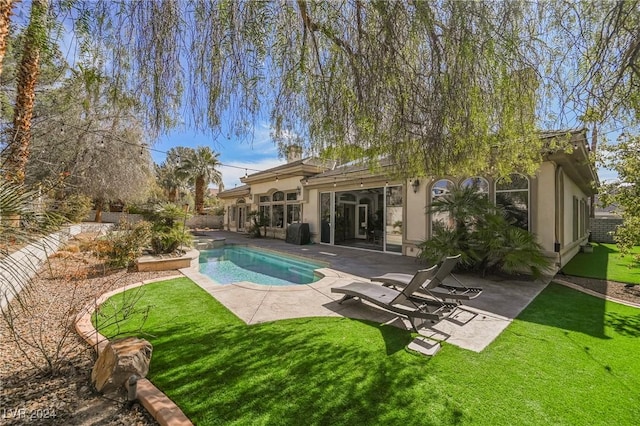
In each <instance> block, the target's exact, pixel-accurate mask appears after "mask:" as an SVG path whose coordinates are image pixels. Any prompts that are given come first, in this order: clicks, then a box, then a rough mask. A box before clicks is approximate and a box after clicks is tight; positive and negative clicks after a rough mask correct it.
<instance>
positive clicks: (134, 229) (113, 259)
mask: <svg viewBox="0 0 640 426" xmlns="http://www.w3.org/2000/svg"><path fill="white" fill-rule="evenodd" d="M151 235H152V234H151V224H150V223H149V222H146V221H140V222H137V223H135V224H133V225H132V224H130V223H128V222H126V221H122V222H120V224H119V225H118V229H116V230H113V231H111V232H109V233H108V234H107V235H106V237H105V241H106V242H107V246H106V247H105V248H103V254H104V255H106V257H107V258H108V263H109V265H110V266H113V267H118V268H125V267H127V266H129V265H131V264H132V263H133V261H134V260H135V259H137V258H138V257H139V256H140V255H141V254H142V250H143V248H144V247H146V246H147V244H148V243H149V240H150V238H151Z"/></svg>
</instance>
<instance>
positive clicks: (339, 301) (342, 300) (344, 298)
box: [338, 294, 355, 305]
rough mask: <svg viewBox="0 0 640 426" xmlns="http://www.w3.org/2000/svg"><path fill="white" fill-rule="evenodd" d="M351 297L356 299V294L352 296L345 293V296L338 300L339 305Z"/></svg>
mask: <svg viewBox="0 0 640 426" xmlns="http://www.w3.org/2000/svg"><path fill="white" fill-rule="evenodd" d="M349 299H355V296H352V295H350V294H345V295H344V296H342V299H340V300H338V305H342V302H344V301H345V300H349Z"/></svg>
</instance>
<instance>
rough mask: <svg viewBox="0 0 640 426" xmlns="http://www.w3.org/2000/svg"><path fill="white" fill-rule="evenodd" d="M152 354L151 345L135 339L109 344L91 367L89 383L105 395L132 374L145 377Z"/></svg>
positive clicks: (122, 383) (128, 338)
mask: <svg viewBox="0 0 640 426" xmlns="http://www.w3.org/2000/svg"><path fill="white" fill-rule="evenodd" d="M152 352H153V347H152V346H151V343H149V342H148V341H146V340H144V339H138V338H137V337H126V338H124V339H117V340H113V341H111V342H109V344H108V345H107V346H106V347H105V349H104V350H103V351H102V353H100V356H99V357H98V360H97V361H96V363H95V365H94V366H93V370H92V371H91V383H92V384H93V385H94V386H95V388H96V390H97V391H98V392H101V393H103V394H106V393H110V392H113V391H115V390H116V389H118V388H119V387H121V386H123V385H124V383H125V382H126V381H127V380H128V379H129V377H130V376H131V375H132V374H135V375H137V376H138V377H140V378H143V377H146V375H147V373H149V363H150V362H151V353H152Z"/></svg>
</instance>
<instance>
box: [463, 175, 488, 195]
mask: <svg viewBox="0 0 640 426" xmlns="http://www.w3.org/2000/svg"><path fill="white" fill-rule="evenodd" d="M460 186H461V187H462V188H468V187H471V186H475V187H476V188H477V192H479V193H480V194H483V195H485V196H486V197H487V198H488V197H489V182H488V181H487V180H486V179H485V178H483V177H480V176H474V177H470V178H467V179H465V180H464V181H462V184H461V185H460Z"/></svg>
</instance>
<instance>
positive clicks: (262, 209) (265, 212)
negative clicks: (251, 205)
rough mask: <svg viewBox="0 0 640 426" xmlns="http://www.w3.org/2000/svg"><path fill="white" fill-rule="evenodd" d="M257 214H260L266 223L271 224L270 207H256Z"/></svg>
mask: <svg viewBox="0 0 640 426" xmlns="http://www.w3.org/2000/svg"><path fill="white" fill-rule="evenodd" d="M258 212H259V213H260V215H261V216H262V217H263V218H266V219H267V221H268V222H267V223H271V219H270V218H271V206H269V205H266V206H259V207H258Z"/></svg>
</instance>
